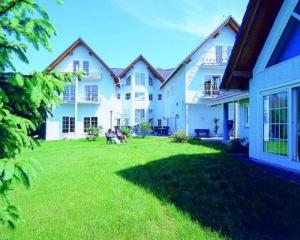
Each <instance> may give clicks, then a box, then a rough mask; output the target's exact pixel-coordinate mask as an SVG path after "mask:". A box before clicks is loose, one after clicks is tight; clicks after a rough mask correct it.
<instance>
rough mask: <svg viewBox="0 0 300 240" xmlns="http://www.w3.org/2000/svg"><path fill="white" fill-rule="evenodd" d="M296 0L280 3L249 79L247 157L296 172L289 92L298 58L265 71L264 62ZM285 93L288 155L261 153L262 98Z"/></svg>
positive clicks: (296, 80)
mask: <svg viewBox="0 0 300 240" xmlns="http://www.w3.org/2000/svg"><path fill="white" fill-rule="evenodd" d="M296 3H297V1H296V0H289V1H284V4H283V7H282V9H281V11H280V13H279V15H278V16H277V19H276V21H275V23H274V25H273V28H272V31H271V33H270V34H269V36H268V39H267V41H266V44H265V46H264V48H263V50H262V52H261V54H260V56H259V58H258V61H257V63H256V66H255V68H254V72H253V78H252V79H251V80H250V124H251V131H250V134H249V136H250V156H251V157H253V158H256V159H259V160H261V161H265V162H268V163H270V164H274V165H278V166H281V167H284V168H289V169H293V170H297V171H300V164H299V163H298V162H295V161H291V159H292V157H293V156H292V154H293V152H292V146H293V143H295V139H293V134H292V133H293V132H294V131H295V128H293V125H292V119H291V116H292V115H293V114H294V113H293V111H292V108H291V106H292V92H291V89H292V88H293V87H296V86H299V85H300V56H298V57H295V58H292V59H290V60H287V61H285V62H282V63H279V64H277V65H274V66H272V67H268V68H266V65H267V62H268V60H269V58H270V56H271V54H272V52H273V50H274V48H275V46H276V43H277V41H278V39H279V38H280V36H281V33H282V31H283V29H284V27H285V25H286V23H287V21H288V19H289V15H290V13H291V11H292V9H293V8H294V6H295V4H296ZM280 91H287V93H288V105H289V117H288V119H289V120H288V121H289V123H290V124H289V125H290V126H289V131H288V136H289V137H288V141H289V156H288V157H284V156H277V155H273V154H269V153H265V152H264V151H263V96H264V95H268V94H271V93H275V92H280Z"/></svg>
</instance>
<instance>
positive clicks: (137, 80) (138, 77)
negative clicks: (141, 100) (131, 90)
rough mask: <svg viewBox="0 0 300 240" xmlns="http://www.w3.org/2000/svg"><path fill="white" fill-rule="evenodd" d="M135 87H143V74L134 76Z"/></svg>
mask: <svg viewBox="0 0 300 240" xmlns="http://www.w3.org/2000/svg"><path fill="white" fill-rule="evenodd" d="M135 85H137V86H145V74H144V73H136V74H135Z"/></svg>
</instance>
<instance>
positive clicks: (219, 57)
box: [202, 50, 231, 65]
mask: <svg viewBox="0 0 300 240" xmlns="http://www.w3.org/2000/svg"><path fill="white" fill-rule="evenodd" d="M230 54H231V52H230V51H227V50H223V51H220V52H218V51H216V50H211V51H208V52H205V53H203V58H202V62H203V64H207V65H224V64H227V62H228V60H229V57H230Z"/></svg>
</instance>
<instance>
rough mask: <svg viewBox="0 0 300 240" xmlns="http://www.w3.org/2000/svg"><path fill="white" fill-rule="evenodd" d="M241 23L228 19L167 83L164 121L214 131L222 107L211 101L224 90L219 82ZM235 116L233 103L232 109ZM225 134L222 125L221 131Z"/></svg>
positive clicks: (181, 127) (192, 129)
mask: <svg viewBox="0 0 300 240" xmlns="http://www.w3.org/2000/svg"><path fill="white" fill-rule="evenodd" d="M238 29H239V26H238V24H237V23H236V22H235V20H234V19H233V18H232V17H229V18H228V19H226V20H225V21H224V22H223V23H222V24H221V25H220V26H218V27H217V28H216V29H215V30H214V31H213V32H212V33H211V34H210V35H209V37H208V38H206V39H205V40H204V41H203V42H202V43H201V44H200V45H199V46H198V47H197V48H196V49H195V50H194V51H192V53H191V54H190V55H188V56H187V57H186V58H185V59H184V60H183V61H182V62H181V63H180V64H179V65H178V66H177V67H176V68H175V69H174V71H173V72H172V74H171V75H170V76H169V77H168V78H167V80H166V81H165V82H164V83H163V85H162V87H161V89H162V90H163V96H164V109H165V111H164V117H165V118H164V119H165V122H164V124H166V125H168V126H170V127H171V130H172V131H173V132H174V131H177V130H180V131H185V132H186V133H188V135H189V136H194V135H195V129H208V130H210V132H211V134H214V119H215V118H217V119H220V122H219V125H220V126H222V124H223V123H222V119H223V116H222V112H223V111H222V108H221V106H220V107H218V108H211V107H209V106H208V104H209V103H211V102H212V101H214V100H215V98H216V97H217V96H218V95H219V94H220V91H219V85H220V83H221V79H222V76H223V73H224V70H225V67H226V64H227V61H228V59H229V56H230V54H231V50H232V47H233V44H234V42H235V38H236V33H237V32H238ZM230 110H231V111H230V118H231V119H233V106H231V109H230ZM218 134H222V128H220V130H219V131H218Z"/></svg>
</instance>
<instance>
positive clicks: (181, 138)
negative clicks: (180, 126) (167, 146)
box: [172, 131, 189, 143]
mask: <svg viewBox="0 0 300 240" xmlns="http://www.w3.org/2000/svg"><path fill="white" fill-rule="evenodd" d="M172 138H173V141H174V142H176V143H186V142H188V140H189V137H188V136H187V135H186V133H185V132H180V131H178V132H176V133H174V134H173V135H172Z"/></svg>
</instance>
